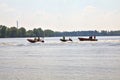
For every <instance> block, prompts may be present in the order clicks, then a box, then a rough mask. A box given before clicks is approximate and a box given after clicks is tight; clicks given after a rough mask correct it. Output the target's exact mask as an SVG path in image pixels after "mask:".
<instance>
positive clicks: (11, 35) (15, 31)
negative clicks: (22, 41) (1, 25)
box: [9, 27, 18, 37]
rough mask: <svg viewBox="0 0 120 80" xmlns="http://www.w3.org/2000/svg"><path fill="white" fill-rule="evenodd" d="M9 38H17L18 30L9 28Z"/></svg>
mask: <svg viewBox="0 0 120 80" xmlns="http://www.w3.org/2000/svg"><path fill="white" fill-rule="evenodd" d="M9 31H10V32H9V36H10V37H17V36H18V35H17V34H18V29H17V28H16V27H11V28H10V30H9Z"/></svg>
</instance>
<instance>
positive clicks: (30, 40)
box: [27, 39, 44, 43]
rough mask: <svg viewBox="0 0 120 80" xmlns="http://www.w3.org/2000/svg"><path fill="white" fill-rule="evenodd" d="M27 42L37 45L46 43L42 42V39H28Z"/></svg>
mask: <svg viewBox="0 0 120 80" xmlns="http://www.w3.org/2000/svg"><path fill="white" fill-rule="evenodd" d="M27 41H29V42H31V43H36V42H42V43H44V40H41V39H27Z"/></svg>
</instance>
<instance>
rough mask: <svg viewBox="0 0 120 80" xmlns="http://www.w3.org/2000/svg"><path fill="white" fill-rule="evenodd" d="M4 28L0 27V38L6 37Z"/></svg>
mask: <svg viewBox="0 0 120 80" xmlns="http://www.w3.org/2000/svg"><path fill="white" fill-rule="evenodd" d="M6 29H7V27H6V26H3V25H0V37H1V38H5V37H6Z"/></svg>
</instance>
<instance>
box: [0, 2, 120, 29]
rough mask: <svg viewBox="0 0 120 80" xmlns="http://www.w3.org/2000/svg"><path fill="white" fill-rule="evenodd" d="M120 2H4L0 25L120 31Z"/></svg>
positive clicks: (0, 7)
mask: <svg viewBox="0 0 120 80" xmlns="http://www.w3.org/2000/svg"><path fill="white" fill-rule="evenodd" d="M119 4H120V0H0V25H6V26H8V27H13V26H16V21H18V23H19V27H25V28H26V29H27V30H29V29H33V28H38V27H41V28H42V29H43V30H45V29H51V30H54V31H82V30H120V5H119Z"/></svg>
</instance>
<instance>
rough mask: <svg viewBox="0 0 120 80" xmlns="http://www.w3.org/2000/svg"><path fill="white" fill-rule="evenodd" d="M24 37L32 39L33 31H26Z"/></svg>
mask: <svg viewBox="0 0 120 80" xmlns="http://www.w3.org/2000/svg"><path fill="white" fill-rule="evenodd" d="M26 36H27V37H33V36H34V33H33V31H32V30H28V31H27V32H26Z"/></svg>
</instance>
